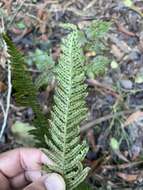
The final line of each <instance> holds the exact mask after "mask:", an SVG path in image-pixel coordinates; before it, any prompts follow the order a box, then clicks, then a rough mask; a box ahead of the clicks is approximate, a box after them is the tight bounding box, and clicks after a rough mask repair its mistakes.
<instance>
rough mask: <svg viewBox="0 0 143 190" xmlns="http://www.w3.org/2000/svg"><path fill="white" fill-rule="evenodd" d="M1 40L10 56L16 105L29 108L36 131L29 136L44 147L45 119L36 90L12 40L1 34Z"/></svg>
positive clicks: (22, 58)
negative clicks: (31, 111)
mask: <svg viewBox="0 0 143 190" xmlns="http://www.w3.org/2000/svg"><path fill="white" fill-rule="evenodd" d="M3 39H4V41H5V42H6V44H7V47H8V53H9V55H10V60H11V66H12V79H13V80H12V83H13V89H14V91H15V92H14V97H15V99H16V103H18V104H19V105H21V106H24V107H31V108H32V109H33V111H34V114H35V119H34V120H33V125H34V126H35V127H36V129H34V130H31V134H33V135H34V137H35V140H36V142H37V146H40V147H41V145H42V146H44V144H45V141H44V135H45V134H47V131H48V130H47V125H48V124H47V123H48V121H47V119H46V118H45V116H44V115H43V114H42V110H41V109H40V104H39V103H38V100H37V93H38V92H37V90H36V87H35V86H34V84H33V82H32V78H31V76H30V74H29V73H28V72H27V71H26V64H25V61H24V56H23V55H22V54H21V52H20V51H19V50H17V48H16V46H15V45H14V43H13V42H12V40H11V39H10V38H9V37H8V36H7V34H3Z"/></svg>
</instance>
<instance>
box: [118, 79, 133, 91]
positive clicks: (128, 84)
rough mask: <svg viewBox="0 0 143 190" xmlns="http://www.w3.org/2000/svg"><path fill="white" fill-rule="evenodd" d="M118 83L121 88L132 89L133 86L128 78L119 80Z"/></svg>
mask: <svg viewBox="0 0 143 190" xmlns="http://www.w3.org/2000/svg"><path fill="white" fill-rule="evenodd" d="M120 84H121V86H122V87H123V88H125V89H128V90H130V89H132V87H133V83H132V81H130V80H121V81H120Z"/></svg>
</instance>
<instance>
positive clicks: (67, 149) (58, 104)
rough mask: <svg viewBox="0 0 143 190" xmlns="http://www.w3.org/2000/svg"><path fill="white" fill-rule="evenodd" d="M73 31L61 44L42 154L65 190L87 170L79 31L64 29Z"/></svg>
mask: <svg viewBox="0 0 143 190" xmlns="http://www.w3.org/2000/svg"><path fill="white" fill-rule="evenodd" d="M67 26H68V27H70V29H73V31H72V32H71V33H70V34H69V35H68V36H67V38H65V39H64V40H63V43H62V46H61V47H62V55H61V58H60V60H59V64H58V67H57V83H58V84H57V88H56V90H55V95H54V101H55V106H54V107H53V110H52V113H51V120H50V136H51V139H48V138H46V137H45V140H46V142H47V145H48V150H46V151H45V152H46V153H47V155H48V156H49V157H50V158H51V159H52V160H53V161H54V162H55V163H56V167H53V166H49V167H50V169H51V170H52V171H56V172H58V173H60V174H61V175H62V176H63V177H64V179H65V181H66V185H67V189H68V190H72V189H74V188H76V187H77V186H78V185H79V184H80V183H81V182H82V181H83V180H84V179H85V177H86V176H87V174H88V171H89V168H83V165H82V161H83V160H84V158H85V156H86V154H87V151H88V147H87V144H86V142H85V141H84V142H82V144H80V134H79V131H80V128H79V125H80V123H81V121H83V120H84V119H85V118H86V114H87V108H86V106H85V98H86V95H87V92H86V85H85V84H84V80H85V74H84V69H83V55H82V51H81V47H80V45H79V31H78V30H77V28H76V27H75V26H74V25H67Z"/></svg>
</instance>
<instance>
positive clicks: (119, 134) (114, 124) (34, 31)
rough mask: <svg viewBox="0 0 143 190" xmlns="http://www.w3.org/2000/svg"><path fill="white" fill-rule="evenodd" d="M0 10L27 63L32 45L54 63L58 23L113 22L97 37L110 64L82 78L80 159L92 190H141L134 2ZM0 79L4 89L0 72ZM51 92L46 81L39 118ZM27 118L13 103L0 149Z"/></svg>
mask: <svg viewBox="0 0 143 190" xmlns="http://www.w3.org/2000/svg"><path fill="white" fill-rule="evenodd" d="M0 5H1V15H2V14H3V15H8V16H7V17H4V18H6V19H5V23H6V26H7V30H8V32H9V34H10V35H11V37H12V38H13V41H14V42H15V43H16V44H17V46H18V47H19V48H20V49H21V50H22V51H23V52H24V53H25V55H26V57H28V60H32V55H33V54H32V53H31V54H30V55H29V52H34V51H35V49H36V48H37V47H38V48H39V49H41V50H43V51H47V50H48V51H50V50H51V52H52V56H53V59H54V60H55V61H57V59H58V57H59V53H60V50H59V43H60V41H61V38H62V37H63V35H64V32H63V30H61V29H60V28H59V26H58V25H59V23H60V22H72V23H75V24H77V25H78V26H79V28H80V29H81V30H84V28H85V27H86V26H88V25H89V24H90V23H91V22H92V21H93V20H95V19H100V20H103V21H110V22H112V25H111V28H110V30H109V32H108V33H107V34H106V35H105V36H104V38H103V39H102V41H103V42H104V44H105V46H106V50H104V52H100V53H99V54H101V55H102V54H106V56H107V57H108V58H109V59H110V64H109V66H108V69H107V71H106V73H105V74H104V76H97V77H96V78H94V79H91V78H90V77H88V78H87V81H86V83H87V84H88V89H89V95H88V97H87V104H88V107H89V113H88V121H87V122H86V123H84V124H83V125H82V126H81V131H82V134H83V135H86V137H87V139H88V142H89V144H90V151H89V153H88V155H87V159H86V163H87V164H89V165H90V166H91V173H90V177H89V182H90V184H92V187H93V189H100V188H101V189H139V188H141V189H142V185H143V170H142V166H143V160H142V153H143V140H142V139H143V138H142V137H143V128H142V126H143V122H142V118H143V112H142V109H143V54H142V53H143V32H142V29H143V19H142V12H143V2H142V1H137V0H136V1H134V6H135V7H131V8H129V7H127V6H125V4H123V3H122V1H121V2H119V1H112V0H99V1H96V0H93V1H89V0H85V1H83V0H79V1H75V0H73V1H66V0H64V1H60V2H58V1H56V0H55V1H48V0H45V1H44V0H43V1H36V2H35V3H34V1H33V3H32V2H31V1H25V2H24V1H21V3H18V4H16V2H13V3H12V1H1V2H0ZM2 11H3V12H2ZM11 18H12V19H11ZM7 23H9V24H7ZM85 55H86V57H88V58H89V59H93V58H94V57H96V56H97V52H94V51H93V50H92V51H91V50H89V52H87V51H85ZM30 56H31V58H29V57H30ZM33 56H34V55H33ZM28 68H29V72H31V73H32V75H33V79H34V80H35V78H36V77H37V73H38V71H37V67H36V66H35V64H33V62H32V61H31V62H30V63H29V65H28ZM0 81H1V82H2V83H4V84H5V74H4V71H3V70H2V71H1V73H0ZM5 85H6V84H5ZM0 87H1V86H0ZM2 89H3V88H2ZM45 89H46V90H45ZM52 94H53V86H52V85H51V83H50V84H49V86H48V87H46V88H44V90H43V89H41V90H40V92H39V100H40V102H41V105H42V107H43V111H44V113H45V114H47V113H49V111H50V109H51V99H52ZM32 117H33V113H32V111H31V109H30V108H29V109H23V108H19V107H17V106H16V105H15V103H14V100H12V106H11V112H10V114H9V123H8V126H7V131H6V134H5V138H3V140H2V142H1V144H0V147H1V151H5V150H7V149H11V148H13V147H15V146H17V142H16V140H15V137H13V135H11V132H10V128H11V126H12V125H13V123H14V122H15V120H21V121H24V122H25V121H26V122H28V121H30V120H31V118H32ZM116 145H117V146H116ZM118 146H119V148H117V147H118Z"/></svg>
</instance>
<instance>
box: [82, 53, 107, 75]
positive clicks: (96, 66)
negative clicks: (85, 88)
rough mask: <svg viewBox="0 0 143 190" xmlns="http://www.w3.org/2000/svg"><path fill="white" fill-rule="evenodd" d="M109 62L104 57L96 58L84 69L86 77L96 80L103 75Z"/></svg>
mask: <svg viewBox="0 0 143 190" xmlns="http://www.w3.org/2000/svg"><path fill="white" fill-rule="evenodd" d="M109 63H110V60H109V59H108V58H107V57H104V56H97V57H96V58H94V59H93V61H92V62H91V63H90V64H88V65H87V67H86V75H87V77H89V78H96V77H98V76H101V75H103V74H104V73H105V71H106V69H107V67H108V65H109Z"/></svg>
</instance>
